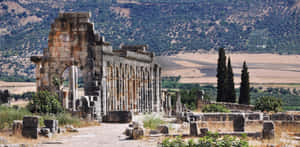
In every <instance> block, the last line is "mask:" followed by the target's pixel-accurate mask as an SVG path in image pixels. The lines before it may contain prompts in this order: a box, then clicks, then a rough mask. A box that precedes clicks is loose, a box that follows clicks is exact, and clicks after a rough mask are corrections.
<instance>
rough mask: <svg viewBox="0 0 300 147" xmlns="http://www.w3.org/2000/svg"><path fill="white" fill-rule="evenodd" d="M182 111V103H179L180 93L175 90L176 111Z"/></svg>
mask: <svg viewBox="0 0 300 147" xmlns="http://www.w3.org/2000/svg"><path fill="white" fill-rule="evenodd" d="M181 112H182V103H181V95H180V92H179V91H177V92H176V113H181Z"/></svg>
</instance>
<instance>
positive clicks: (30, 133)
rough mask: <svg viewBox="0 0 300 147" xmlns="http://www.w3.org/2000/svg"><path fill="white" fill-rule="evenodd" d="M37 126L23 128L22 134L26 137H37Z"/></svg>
mask: <svg viewBox="0 0 300 147" xmlns="http://www.w3.org/2000/svg"><path fill="white" fill-rule="evenodd" d="M38 132H39V129H38V128H24V127H23V129H22V136H24V137H27V138H33V139H37V138H38Z"/></svg>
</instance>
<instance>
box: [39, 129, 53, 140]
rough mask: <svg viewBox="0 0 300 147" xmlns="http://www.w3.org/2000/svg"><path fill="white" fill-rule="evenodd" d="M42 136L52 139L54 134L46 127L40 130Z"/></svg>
mask: <svg viewBox="0 0 300 147" xmlns="http://www.w3.org/2000/svg"><path fill="white" fill-rule="evenodd" d="M40 134H41V135H43V136H45V137H48V138H51V137H52V133H51V131H50V128H46V127H44V128H42V129H41V130H40Z"/></svg>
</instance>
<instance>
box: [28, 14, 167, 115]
mask: <svg viewBox="0 0 300 147" xmlns="http://www.w3.org/2000/svg"><path fill="white" fill-rule="evenodd" d="M90 16H91V14H90V13H60V14H59V16H58V18H56V19H55V21H54V23H53V24H52V25H51V31H50V33H49V40H48V48H45V49H44V52H43V56H32V57H31V61H33V62H34V63H35V64H36V82H37V90H38V91H40V90H49V91H51V92H53V93H58V95H59V97H60V98H62V99H60V101H61V102H62V104H63V106H64V107H65V108H67V109H69V110H70V111H74V112H76V111H80V112H85V113H86V114H88V115H89V116H91V117H92V118H93V119H98V120H102V118H103V116H106V115H107V114H108V112H112V111H131V112H160V111H162V110H163V109H162V108H161V106H162V101H161V100H160V97H161V67H160V66H159V65H158V64H157V63H155V60H154V54H153V53H151V52H149V51H147V49H148V47H147V46H146V45H136V46H122V47H121V49H118V50H113V49H112V46H111V45H110V44H109V43H107V42H105V40H104V37H101V36H99V35H98V34H96V32H95V31H94V25H93V23H92V22H90V20H89V18H90ZM67 69H68V71H69V73H68V79H69V86H68V87H65V86H64V77H63V73H64V72H65V71H66V70H67ZM79 71H81V72H82V73H81V76H82V81H83V89H84V94H83V95H79V92H78V89H79V84H78V82H79V80H80V79H79V78H78V77H79V76H80V74H79Z"/></svg>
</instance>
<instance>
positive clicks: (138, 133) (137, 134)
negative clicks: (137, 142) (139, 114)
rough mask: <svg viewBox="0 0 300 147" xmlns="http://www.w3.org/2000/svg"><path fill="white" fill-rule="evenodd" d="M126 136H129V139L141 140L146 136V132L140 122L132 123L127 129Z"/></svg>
mask: <svg viewBox="0 0 300 147" xmlns="http://www.w3.org/2000/svg"><path fill="white" fill-rule="evenodd" d="M124 134H125V135H126V136H128V139H139V138H141V137H142V136H144V130H143V128H142V127H141V126H140V124H139V123H138V122H132V123H131V124H129V126H128V128H126V130H125V132H124Z"/></svg>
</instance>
